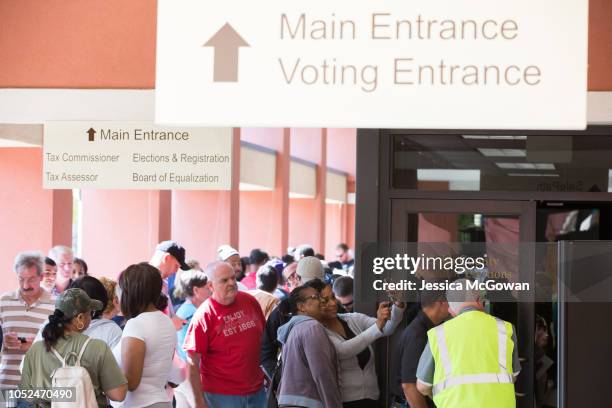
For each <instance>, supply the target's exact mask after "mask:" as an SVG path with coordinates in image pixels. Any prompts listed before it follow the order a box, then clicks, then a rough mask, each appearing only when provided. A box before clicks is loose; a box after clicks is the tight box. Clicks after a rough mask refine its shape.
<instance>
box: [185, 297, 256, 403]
mask: <svg viewBox="0 0 612 408" xmlns="http://www.w3.org/2000/svg"><path fill="white" fill-rule="evenodd" d="M265 325H266V320H265V318H264V315H263V313H262V311H261V307H260V306H259V303H257V300H255V298H254V297H253V296H251V295H249V294H248V293H245V292H238V294H237V295H236V300H235V301H234V303H232V304H231V305H228V306H225V305H222V304H220V303H218V302H216V301H215V300H213V299H212V298H208V299H207V300H206V301H205V302H204V303H203V304H202V305H201V306H200V307H199V308H198V310H197V311H196V313H195V314H194V316H193V319H192V320H191V324H190V325H189V329H188V330H187V335H186V336H185V342H184V343H183V348H184V349H185V351H191V352H194V353H199V354H200V355H201V357H202V359H201V361H200V379H201V380H202V390H203V391H205V392H210V393H214V394H227V395H249V394H253V393H255V392H257V391H259V390H260V389H261V387H262V385H263V378H264V377H263V371H262V370H261V368H260V365H261V364H260V350H261V338H262V336H263V331H264V327H265Z"/></svg>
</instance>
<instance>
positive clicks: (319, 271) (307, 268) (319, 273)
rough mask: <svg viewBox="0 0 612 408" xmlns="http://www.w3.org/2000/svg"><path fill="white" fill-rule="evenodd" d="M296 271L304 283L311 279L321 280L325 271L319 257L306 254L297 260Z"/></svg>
mask: <svg viewBox="0 0 612 408" xmlns="http://www.w3.org/2000/svg"><path fill="white" fill-rule="evenodd" d="M296 273H297V274H298V275H300V277H301V278H302V283H306V282H308V281H310V280H313V279H317V278H318V279H321V280H323V276H324V275H325V271H324V270H323V265H322V264H321V261H320V260H319V258H316V257H314V256H307V257H305V258H302V259H300V260H299V261H298V265H297V270H296Z"/></svg>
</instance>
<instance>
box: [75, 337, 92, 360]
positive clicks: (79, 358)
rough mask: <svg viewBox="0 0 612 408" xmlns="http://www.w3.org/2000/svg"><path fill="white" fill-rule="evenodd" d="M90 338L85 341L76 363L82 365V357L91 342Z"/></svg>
mask: <svg viewBox="0 0 612 408" xmlns="http://www.w3.org/2000/svg"><path fill="white" fill-rule="evenodd" d="M90 340H91V337H87V340H85V343H84V344H83V347H81V351H79V355H78V357H77V361H76V365H77V366H80V365H81V357H83V353H85V348H86V347H87V345H88V344H89V341H90Z"/></svg>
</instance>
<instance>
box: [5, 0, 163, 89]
mask: <svg viewBox="0 0 612 408" xmlns="http://www.w3.org/2000/svg"><path fill="white" fill-rule="evenodd" d="M156 25H157V1H156V0H131V1H122V0H105V1H96V0H46V1H37V0H18V1H15V0H4V1H0V61H2V69H1V70H0V87H20V88H154V87H155V41H156V38H155V36H156Z"/></svg>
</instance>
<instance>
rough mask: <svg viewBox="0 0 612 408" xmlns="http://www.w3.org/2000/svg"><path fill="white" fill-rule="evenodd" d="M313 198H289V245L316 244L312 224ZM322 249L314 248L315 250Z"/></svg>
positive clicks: (315, 230)
mask: <svg viewBox="0 0 612 408" xmlns="http://www.w3.org/2000/svg"><path fill="white" fill-rule="evenodd" d="M315 205H316V203H315V200H313V199H309V198H293V199H290V200H289V246H291V247H296V246H298V245H301V244H310V245H316V242H317V229H316V228H315V225H314V222H315V221H314V218H313V217H314V215H313V214H314V213H315ZM322 250H323V249H321V248H315V252H320V251H322Z"/></svg>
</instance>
